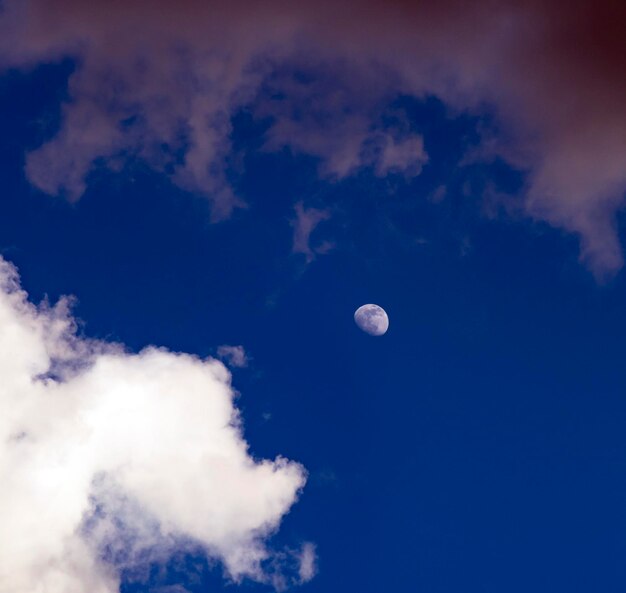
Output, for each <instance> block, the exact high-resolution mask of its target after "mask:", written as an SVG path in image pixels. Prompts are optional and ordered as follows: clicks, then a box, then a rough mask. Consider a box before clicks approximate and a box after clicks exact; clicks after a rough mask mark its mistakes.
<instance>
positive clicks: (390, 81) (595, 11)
mask: <svg viewBox="0 0 626 593" xmlns="http://www.w3.org/2000/svg"><path fill="white" fill-rule="evenodd" d="M2 11H3V12H2V16H1V17H0V40H1V41H0V44H1V46H0V50H2V51H0V54H1V55H2V56H3V61H4V64H5V66H13V67H29V66H31V65H33V64H37V63H41V62H50V61H51V60H55V59H61V58H62V57H64V56H70V57H72V58H74V59H75V60H76V70H75V72H74V74H73V75H72V76H71V80H70V87H69V97H70V99H69V101H68V102H67V104H66V105H65V106H64V119H63V123H62V126H61V129H60V130H59V132H58V134H56V135H55V136H54V137H53V138H51V139H50V140H49V141H47V142H45V143H44V144H43V145H42V146H41V147H40V148H38V149H36V150H35V151H33V152H32V153H31V154H30V155H29V156H28V159H27V174H28V176H29V178H30V180H31V181H32V182H33V183H34V184H35V185H37V186H38V187H39V188H40V189H42V190H43V191H46V192H48V193H53V194H57V193H65V194H66V195H67V196H68V197H69V198H71V199H77V198H78V197H79V196H80V194H81V193H82V192H83V191H84V189H85V187H86V185H85V183H86V179H87V178H88V174H89V172H90V171H91V170H92V169H93V167H94V166H112V167H119V166H120V163H123V162H124V161H125V160H126V159H128V158H131V159H132V158H137V159H142V160H144V161H145V162H147V163H149V164H150V165H151V166H152V167H154V168H155V169H157V170H160V171H163V172H164V173H165V174H167V175H169V176H170V177H171V179H172V180H173V182H174V183H176V184H178V185H179V186H180V187H183V188H185V189H188V190H189V191H193V192H197V193H200V194H204V195H206V196H207V198H208V199H210V200H211V202H212V204H213V214H214V217H215V218H216V219H220V218H225V217H227V216H229V215H230V213H231V212H232V211H233V209H234V208H237V207H238V206H241V205H242V203H241V201H240V200H239V199H238V198H237V197H236V196H235V195H234V193H233V191H232V189H231V187H230V185H229V183H228V175H227V174H226V170H227V167H228V163H229V158H230V157H231V153H232V147H231V144H230V133H231V124H230V118H231V116H232V115H233V113H235V112H236V111H237V110H238V109H240V108H241V107H242V106H244V105H247V106H253V110H257V111H258V113H259V114H266V115H268V117H270V119H271V120H272V121H273V125H271V126H270V129H269V130H268V133H267V137H266V144H265V149H266V150H275V149H280V148H284V147H287V148H289V149H291V150H293V151H294V152H303V153H307V154H311V155H312V156H315V157H317V158H318V159H319V160H320V172H321V174H322V175H325V176H327V177H329V178H335V179H341V178H343V177H345V176H347V175H352V174H354V173H356V172H358V170H359V169H360V168H363V167H371V168H373V170H374V172H375V173H376V174H379V175H386V174H388V173H394V174H395V173H398V172H402V171H401V169H403V168H404V169H407V170H408V171H409V174H416V173H417V172H419V167H420V166H421V164H423V163H424V162H425V157H424V153H423V146H422V145H421V144H420V140H419V138H418V137H416V138H415V139H414V140H412V141H411V143H408V144H407V142H406V141H405V139H404V138H401V137H396V136H393V138H394V143H392V144H389V143H388V144H385V145H383V149H382V152H381V151H380V150H379V151H378V152H377V150H376V146H379V145H378V144H377V143H378V142H380V132H381V127H380V114H381V109H382V108H383V107H384V106H385V105H388V104H389V102H390V101H392V100H393V99H394V98H395V97H397V96H398V95H400V94H405V95H411V96H414V97H425V96H428V95H435V96H437V97H439V98H440V99H441V100H442V101H444V102H445V103H446V104H447V105H448V107H449V109H450V110H451V111H452V112H458V111H469V112H472V113H477V114H479V113H484V112H485V111H486V110H487V111H490V112H493V113H495V115H496V121H497V129H498V134H497V137H496V139H495V141H493V142H491V143H490V150H489V151H486V152H485V156H488V155H487V152H489V153H490V154H491V156H492V157H493V156H499V157H502V158H505V159H506V160H507V161H509V162H510V163H511V164H512V165H513V166H515V167H517V168H519V169H521V170H523V171H525V172H526V178H527V184H526V188H525V190H524V195H523V198H524V200H523V203H524V209H525V212H526V214H527V215H528V216H530V217H533V218H535V219H537V220H542V221H547V222H548V223H550V224H552V225H554V226H557V227H560V228H563V229H566V230H567V231H569V232H572V233H575V234H576V235H578V236H579V237H580V241H581V258H582V260H583V261H585V262H586V263H587V264H588V265H589V266H590V267H591V268H592V269H593V270H594V271H595V272H596V273H597V275H598V276H603V275H606V274H611V273H614V272H615V271H616V270H617V269H619V268H620V267H621V266H622V264H623V255H622V248H621V246H620V243H619V240H618V237H617V231H616V223H615V220H616V214H617V213H618V212H619V211H620V210H621V209H622V208H623V205H624V192H625V190H626V140H625V139H626V79H624V76H623V71H624V67H625V64H626V38H625V36H624V35H623V31H622V23H623V22H624V18H625V17H626V14H625V13H626V7H625V5H624V3H623V2H619V1H617V0H598V2H593V3H590V2H586V1H583V0H574V1H572V2H569V3H567V5H566V6H564V5H563V4H562V3H556V2H539V1H538V0H530V1H528V2H519V1H518V0H506V1H503V2H498V3H493V2H489V1H488V0H482V1H479V2H474V3H472V4H471V5H468V4H467V3H465V2H461V1H460V0H446V1H444V2H438V3H425V2H424V3H414V2H406V1H399V0H396V1H393V2H378V1H374V0H366V1H363V2H357V1H356V0H342V1H339V2H328V1H325V0H322V1H320V2H315V3H311V2H309V3H305V2H301V3H287V2H284V1H282V0H273V1H270V2H264V3H250V2H241V1H237V0H235V1H229V2H212V3H206V2H201V1H200V0H181V1H179V2H172V1H170V0H152V1H148V0H137V1H136V2H133V3H128V2H122V1H121V0H106V1H105V0H97V1H95V2H90V3H88V4H86V3H84V2H82V1H80V0H7V1H6V2H4V3H3V9H2ZM307 72H314V73H315V76H314V77H313V78H312V79H308V78H307ZM289 73H291V74H290V75H288V74H289ZM268 90H269V91H271V92H266V91H268ZM383 132H384V130H383ZM398 142H400V144H398ZM372 147H374V150H373V152H372Z"/></svg>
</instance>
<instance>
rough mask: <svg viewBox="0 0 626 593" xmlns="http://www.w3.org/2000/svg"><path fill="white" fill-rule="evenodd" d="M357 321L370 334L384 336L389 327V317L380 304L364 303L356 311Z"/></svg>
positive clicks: (355, 318)
mask: <svg viewBox="0 0 626 593" xmlns="http://www.w3.org/2000/svg"><path fill="white" fill-rule="evenodd" d="M354 321H355V323H356V324H357V325H358V326H359V327H360V328H361V329H362V330H363V331H364V332H365V333H366V334H369V335H370V336H382V335H383V334H384V333H385V332H386V331H387V330H388V329H389V317H387V313H385V310H384V309H383V308H382V307H379V306H378V305H363V306H362V307H359V308H358V309H357V310H356V312H355V313H354Z"/></svg>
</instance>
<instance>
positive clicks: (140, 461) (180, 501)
mask: <svg viewBox="0 0 626 593" xmlns="http://www.w3.org/2000/svg"><path fill="white" fill-rule="evenodd" d="M68 310H69V309H68V303H67V301H61V302H60V303H59V304H58V305H56V306H54V307H50V306H45V305H44V306H40V307H35V306H34V305H32V304H31V303H29V302H28V300H27V295H26V294H25V293H24V292H23V291H22V290H21V289H20V286H19V282H18V278H17V274H16V272H15V269H14V268H13V267H12V266H11V265H10V264H9V263H7V262H6V261H5V260H0V327H2V332H0V377H2V381H1V382H0V475H1V476H2V488H0V524H2V536H1V537H0V591H1V592H2V593H24V592H25V591H46V592H47V593H84V592H85V591H90V592H93V593H113V592H114V591H117V590H118V587H119V583H120V573H121V571H131V572H132V571H133V570H134V569H136V568H137V566H139V565H141V564H142V563H144V565H145V562H147V561H149V560H159V559H165V558H167V556H168V555H169V554H171V553H172V552H174V551H176V550H180V549H182V550H185V549H188V550H197V549H198V548H200V549H202V550H204V552H205V553H206V554H207V555H208V556H209V557H211V558H214V559H218V560H220V561H221V562H222V564H223V566H224V570H225V573H226V575H227V577H228V578H229V579H232V580H233V581H235V582H238V581H240V580H242V579H244V578H250V579H255V580H257V581H261V582H267V583H271V582H273V580H275V579H276V576H275V575H276V574H280V575H281V578H282V579H283V582H286V583H290V582H296V581H299V580H301V575H300V570H305V571H306V564H307V563H308V562H309V559H308V556H306V555H305V556H303V560H302V563H299V564H297V565H296V566H295V568H289V567H287V568H284V567H283V565H282V564H281V563H280V562H277V560H276V559H277V558H280V557H281V554H283V553H282V552H278V553H273V552H272V551H271V550H270V549H269V548H268V547H267V545H266V538H267V537H268V536H270V535H271V534H272V533H273V532H274V531H275V530H276V529H277V528H278V526H279V523H280V521H281V518H282V517H283V516H284V515H285V514H286V513H287V512H288V511H289V509H290V507H291V506H292V505H293V504H294V502H295V501H296V499H297V496H298V493H299V492H300V490H301V488H302V487H303V486H304V483H305V471H304V469H303V468H302V466H300V465H299V464H297V463H294V462H292V461H288V460H286V459H284V458H282V457H278V458H276V459H275V460H273V461H272V460H258V459H255V458H253V457H252V456H251V454H250V453H249V451H248V445H247V443H246V442H245V440H244V438H243V435H242V428H241V421H240V418H239V415H238V411H237V409H236V408H235V407H234V405H233V397H234V392H233V389H232V388H231V386H230V374H229V372H228V371H227V370H226V368H225V367H224V366H223V365H222V364H221V363H220V362H218V361H216V360H212V359H208V360H200V359H198V358H196V357H194V356H191V355H188V354H181V353H174V352H169V351H167V350H164V349H159V348H154V347H149V348H146V349H145V350H143V351H141V352H139V353H138V354H132V353H128V352H125V351H124V350H123V349H122V348H121V347H120V346H118V345H111V344H106V343H100V342H94V341H89V340H85V339H82V338H79V337H77V336H76V334H75V327H74V322H73V320H72V318H71V316H70V315H69V313H68ZM268 563H270V564H272V571H271V572H272V574H269V573H268V572H267V570H266V568H265V567H266V565H267V564H268ZM300 565H302V567H304V568H302V569H301V568H300ZM283 569H284V570H283ZM281 571H282V572H281ZM289 571H292V573H293V576H290V573H289Z"/></svg>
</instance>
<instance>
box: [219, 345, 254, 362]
mask: <svg viewBox="0 0 626 593" xmlns="http://www.w3.org/2000/svg"><path fill="white" fill-rule="evenodd" d="M217 356H218V357H219V358H220V359H221V360H223V361H224V362H225V363H226V364H227V365H229V366H231V367H235V368H243V367H246V366H248V355H247V354H246V351H245V350H244V348H243V346H228V345H226V344H222V345H221V346H219V347H218V349H217Z"/></svg>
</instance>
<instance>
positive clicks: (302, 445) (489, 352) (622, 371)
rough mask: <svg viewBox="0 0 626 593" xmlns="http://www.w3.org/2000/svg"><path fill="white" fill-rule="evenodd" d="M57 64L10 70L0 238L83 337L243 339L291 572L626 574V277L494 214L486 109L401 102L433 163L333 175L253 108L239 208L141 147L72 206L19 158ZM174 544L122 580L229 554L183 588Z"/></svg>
mask: <svg viewBox="0 0 626 593" xmlns="http://www.w3.org/2000/svg"><path fill="white" fill-rule="evenodd" d="M71 67H72V66H71V64H66V65H62V66H49V67H44V68H40V69H37V70H35V71H33V72H30V73H27V74H16V73H11V74H8V75H5V76H4V77H3V78H2V79H1V80H0V126H1V128H2V134H1V135H0V157H1V158H0V182H1V186H2V193H1V195H0V248H1V251H2V254H3V255H4V256H5V257H6V258H7V259H9V260H10V261H12V262H14V263H15V264H16V265H17V266H18V267H19V270H20V273H21V276H22V281H23V285H24V287H25V289H26V290H27V291H28V292H29V293H30V295H31V298H32V299H33V300H35V301H37V302H38V301H40V300H41V299H42V298H44V297H45V296H48V298H49V299H50V300H51V301H55V300H56V299H57V298H58V297H59V296H60V295H63V294H72V295H75V296H76V298H77V303H76V306H75V313H76V315H77V316H78V317H79V318H80V319H81V320H82V321H83V322H84V326H83V328H82V331H83V332H84V334H86V335H88V336H92V337H98V338H105V339H109V340H115V341H121V342H123V343H125V344H126V345H127V346H128V347H129V348H131V349H133V350H139V349H141V348H142V347H144V346H146V345H148V344H157V345H160V346H165V347H167V348H170V349H173V350H177V351H186V352H192V353H196V354H198V355H200V356H207V355H211V354H214V353H215V351H216V348H217V346H218V345H220V344H242V345H243V346H244V347H245V348H246V350H247V351H248V353H249V355H250V356H251V357H252V362H251V365H250V367H249V368H247V369H242V370H237V371H235V372H234V385H235V387H236V389H238V390H239V391H240V392H241V397H240V399H239V401H238V405H239V407H240V408H241V410H242V413H243V419H244V422H245V434H246V438H247V440H248V441H249V443H250V445H251V449H252V452H253V453H254V454H255V455H258V456H263V457H265V456H269V457H274V456H276V455H277V454H281V455H284V456H286V457H288V458H290V459H295V460H298V461H300V462H302V463H303V464H304V465H305V466H306V468H307V469H308V471H309V482H308V484H307V486H306V488H305V491H304V493H303V495H302V497H301V499H300V501H299V502H298V504H297V505H296V506H295V507H294V509H293V511H292V512H291V514H290V515H289V516H288V517H287V518H286V519H285V521H284V524H283V527H282V529H281V531H280V533H279V534H278V535H277V536H276V538H275V540H274V544H275V545H276V546H277V547H279V546H281V545H297V543H298V542H300V541H302V540H311V541H313V542H315V543H316V544H317V546H318V553H319V568H320V570H319V574H318V576H317V577H316V578H315V579H314V580H313V581H312V582H311V583H310V584H307V585H305V586H304V590H306V591H310V592H311V593H315V592H318V591H319V592H324V593H332V592H335V591H337V592H339V591H341V592H344V591H359V592H360V593H368V592H372V593H375V592H376V593H379V592H380V591H386V590H390V591H419V592H424V593H458V592H460V591H464V592H468V593H470V592H471V593H502V592H503V591H506V592H507V593H516V592H520V593H522V592H524V593H527V592H528V591H536V592H546V593H552V592H554V591H567V592H568V593H576V592H581V593H583V592H584V593H588V592H589V591H602V592H603V593H613V592H615V593H617V592H618V591H619V592H621V591H623V590H624V587H625V586H626V562H625V560H626V432H625V431H624V424H625V422H626V398H625V397H624V393H625V391H626V390H625V388H626V366H625V365H624V363H623V352H624V349H623V345H622V344H623V339H624V335H626V306H625V303H626V284H625V283H624V277H623V274H621V275H619V276H618V277H617V278H615V279H614V280H612V281H611V282H609V283H608V284H606V285H598V284H597V283H596V282H595V280H594V279H593V277H592V275H591V274H590V273H589V271H588V270H587V269H585V268H584V267H583V266H582V265H581V264H580V263H579V262H578V246H577V243H576V240H575V238H574V237H572V236H569V235H566V234H564V233H562V232H560V231H555V230H552V229H550V228H549V227H548V226H547V225H544V224H538V223H533V222H530V221H528V220H527V219H523V218H521V217H518V216H517V215H516V214H515V213H514V212H513V213H509V214H504V213H502V212H501V213H500V214H499V215H498V216H497V217H496V218H495V219H490V218H489V217H488V216H486V215H485V212H484V207H483V205H482V202H481V198H480V196H481V195H482V192H483V190H484V188H485V187H486V185H487V184H491V185H492V186H494V187H496V188H497V189H499V190H500V191H502V192H509V193H515V192H516V191H517V189H519V188H520V187H521V186H522V185H523V183H524V173H523V172H516V171H513V170H511V169H509V168H507V167H506V166H504V165H503V164H501V163H495V164H492V165H481V166H473V167H464V168H459V167H458V166H457V163H458V160H459V158H460V156H461V155H462V153H463V152H464V150H466V149H467V147H468V146H471V145H472V143H474V142H476V133H475V130H476V127H477V125H478V123H479V122H477V121H476V120H475V119H472V118H469V117H465V116H454V117H452V116H449V115H447V114H446V111H445V109H444V108H443V106H441V105H440V104H439V103H438V102H437V101H436V100H434V99H427V100H425V101H421V102H419V101H415V100H409V99H405V98H402V97H400V98H397V99H396V101H395V103H394V104H393V105H392V106H390V109H391V108H392V107H393V109H394V110H397V109H403V110H404V111H405V112H406V114H407V116H408V117H409V121H410V122H411V125H412V126H413V127H414V129H415V131H417V132H420V133H423V134H424V136H425V145H426V149H427V151H428V153H429V155H430V163H429V164H428V165H426V167H425V169H424V171H423V174H422V175H421V176H419V177H417V178H416V179H415V180H413V181H407V180H405V179H403V178H396V177H393V176H392V177H390V178H387V179H378V178H376V177H375V176H374V175H373V174H372V172H371V171H367V170H365V171H363V172H361V173H360V174H359V175H357V176H355V177H353V178H350V179H348V180H345V181H341V182H337V183H335V182H332V181H329V180H324V179H322V178H320V176H319V175H318V173H317V168H316V162H315V160H314V159H311V158H306V157H298V156H293V155H291V154H289V153H287V152H283V153H278V154H268V153H259V152H258V151H256V150H254V148H255V146H258V144H259V142H260V138H261V137H262V135H263V133H264V123H263V121H256V120H253V119H252V118H251V116H250V115H249V114H247V113H246V112H245V111H244V112H242V113H240V114H238V116H237V117H236V118H235V128H234V137H233V140H234V143H235V146H236V147H237V149H238V150H239V152H240V155H241V157H242V159H243V162H244V163H245V166H244V167H241V168H240V169H238V171H237V172H236V173H235V172H232V176H233V183H234V185H235V187H236V188H237V190H238V192H239V195H240V196H241V197H242V198H243V199H244V200H245V201H246V202H247V203H248V204H249V207H248V208H247V209H246V210H241V211H238V212H237V213H236V214H235V216H234V217H233V218H232V219H231V220H228V221H225V222H222V223H219V224H211V223H210V212H209V206H208V203H207V202H206V201H205V200H204V199H203V198H201V197H198V196H193V195H190V194H187V193H184V192H182V191H181V190H179V189H177V188H175V187H174V186H173V185H172V184H170V182H169V181H168V180H167V179H166V178H164V177H163V176H161V175H159V174H157V173H154V172H151V171H150V170H148V169H147V168H145V167H144V166H143V165H142V164H141V163H140V162H131V163H129V164H128V165H127V167H126V168H125V169H124V170H123V171H122V172H121V173H111V172H109V171H106V170H104V169H101V170H97V171H96V172H95V173H94V174H93V175H92V177H91V180H90V184H89V189H88V191H87V193H86V195H85V196H84V197H83V198H82V199H81V200H80V201H79V202H77V203H76V204H69V203H67V202H66V201H64V200H63V199H61V198H53V197H50V196H46V195H43V194H41V193H39V192H38V191H37V190H35V189H34V188H33V187H31V186H30V185H29V183H28V182H27V181H26V179H25V178H24V174H23V161H24V154H25V152H26V150H28V149H29V148H32V147H35V146H37V145H38V144H39V143H41V141H42V140H43V139H45V138H46V137H49V136H50V135H51V134H53V133H54V131H55V129H56V127H57V126H58V118H59V113H58V109H59V101H60V99H62V98H63V96H64V93H65V84H66V77H67V74H68V72H69V71H70V70H71ZM480 123H482V124H483V125H488V124H489V122H488V121H487V122H484V121H483V122H480ZM441 184H446V185H447V186H448V195H447V196H446V198H445V200H444V201H443V202H442V203H440V204H433V203H431V202H429V201H428V199H427V196H428V195H430V194H431V193H432V192H433V191H434V190H435V189H436V188H437V187H438V186H439V185H441ZM301 200H302V201H304V202H305V203H306V204H309V205H311V206H330V207H332V208H333V213H334V214H333V218H332V219H331V220H330V221H329V222H327V223H324V225H323V226H320V228H319V235H318V237H327V238H329V239H331V240H332V241H334V242H335V244H336V247H335V249H334V250H333V251H331V252H330V253H329V254H327V255H321V256H319V257H318V258H317V259H315V261H313V262H311V263H310V264H309V265H306V264H305V262H304V258H302V257H301V256H299V255H294V254H292V253H291V241H292V228H291V226H290V219H291V218H292V217H293V206H294V203H295V202H297V201H301ZM366 302H374V303H378V304H380V305H381V306H383V307H384V308H385V309H386V310H387V312H388V314H389V317H390V320H391V325H390V330H389V332H388V334H387V335H385V336H384V337H382V338H371V337H369V336H367V335H365V334H363V333H361V332H360V331H359V330H358V329H357V327H356V326H355V325H354V323H353V320H352V315H353V312H354V310H355V309H356V308H357V307H358V306H359V305H361V304H363V303H366ZM185 561H187V562H188V563H190V562H191V559H189V558H187V559H186V560H185V559H177V560H176V562H172V564H171V565H170V566H169V567H168V568H167V569H166V570H164V571H163V570H161V571H158V570H154V573H153V576H152V577H151V581H150V584H137V583H134V584H133V583H126V584H125V585H124V587H123V590H124V591H126V592H131V591H147V590H152V589H150V587H155V588H156V587H157V586H164V585H166V584H172V583H176V582H178V583H183V584H185V583H186V586H187V587H188V588H189V590H190V591H208V590H211V591H219V590H221V589H222V588H224V589H228V590H233V589H232V586H227V585H224V584H223V582H222V581H221V579H220V578H219V575H220V569H219V567H213V568H207V567H203V568H201V569H200V573H201V574H200V579H199V581H198V582H196V583H195V584H194V582H193V578H192V577H190V576H189V574H188V573H189V571H190V570H191V568H190V564H187V565H185ZM181 562H182V566H181ZM242 587H243V588H244V589H246V590H247V589H255V590H256V589H259V590H262V589H264V587H262V586H259V585H253V584H249V583H248V584H244V585H243V586H242Z"/></svg>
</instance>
